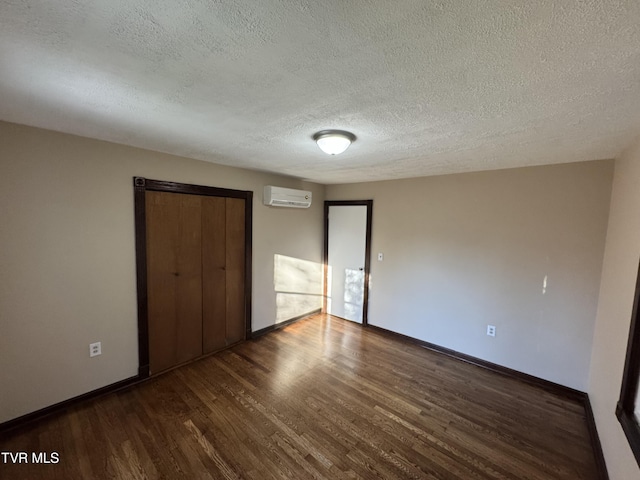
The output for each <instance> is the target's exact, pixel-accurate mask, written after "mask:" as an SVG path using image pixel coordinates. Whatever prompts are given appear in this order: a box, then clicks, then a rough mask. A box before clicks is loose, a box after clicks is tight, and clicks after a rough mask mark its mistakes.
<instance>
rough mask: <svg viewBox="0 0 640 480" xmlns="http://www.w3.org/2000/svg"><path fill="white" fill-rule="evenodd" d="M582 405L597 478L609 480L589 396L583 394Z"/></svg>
mask: <svg viewBox="0 0 640 480" xmlns="http://www.w3.org/2000/svg"><path fill="white" fill-rule="evenodd" d="M582 404H583V405H584V411H585V414H586V417H587V427H588V428H589V437H591V448H592V449H593V454H594V455H595V457H596V465H597V467H598V478H599V479H600V480H609V472H608V471H607V463H606V461H605V459H604V452H603V451H602V444H601V443H600V436H599V435H598V429H597V428H596V419H595V417H594V415H593V409H592V408H591V400H589V395H588V394H586V393H585V394H584V397H583V399H582Z"/></svg>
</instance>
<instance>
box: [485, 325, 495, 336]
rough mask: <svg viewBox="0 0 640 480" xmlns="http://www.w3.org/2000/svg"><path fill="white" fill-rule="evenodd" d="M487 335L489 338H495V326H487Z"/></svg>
mask: <svg viewBox="0 0 640 480" xmlns="http://www.w3.org/2000/svg"><path fill="white" fill-rule="evenodd" d="M487 335H489V336H490V337H495V336H496V326H495V325H487Z"/></svg>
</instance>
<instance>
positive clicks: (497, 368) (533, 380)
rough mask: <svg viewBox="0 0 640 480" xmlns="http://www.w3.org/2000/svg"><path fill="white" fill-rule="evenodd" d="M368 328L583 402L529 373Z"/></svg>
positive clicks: (576, 393) (572, 392)
mask: <svg viewBox="0 0 640 480" xmlns="http://www.w3.org/2000/svg"><path fill="white" fill-rule="evenodd" d="M367 328H371V329H373V330H375V331H377V332H379V333H381V334H383V335H390V336H393V337H396V338H401V339H403V340H405V341H407V342H410V343H414V344H417V345H420V346H421V347H423V348H426V349H428V350H433V351H434V352H438V353H442V354H444V355H447V356H449V357H453V358H456V359H458V360H461V361H463V362H465V363H470V364H472V365H476V366H478V367H482V368H485V369H487V370H491V371H493V372H498V373H501V374H503V375H507V376H509V377H512V378H516V379H518V380H520V381H523V382H525V383H529V384H531V385H536V386H538V387H541V388H544V389H545V390H547V391H549V392H552V393H556V394H558V395H562V396H564V397H568V398H571V399H572V400H576V401H580V402H581V401H582V398H583V397H584V395H586V394H585V393H584V392H581V391H580V390H576V389H573V388H571V387H566V386H564V385H560V384H559V383H554V382H551V381H549V380H545V379H543V378H540V377H535V376H533V375H529V374H527V373H523V372H519V371H518V370H514V369H512V368H508V367H504V366H502V365H498V364H497V363H492V362H488V361H487V360H483V359H481V358H478V357H474V356H471V355H467V354H466V353H462V352H458V351H456V350H452V349H450V348H446V347H441V346H440V345H436V344H435V343H430V342H425V341H424V340H419V339H417V338H414V337H409V336H408V335H403V334H402V333H397V332H394V331H392V330H387V329H386V328H382V327H378V326H375V325H368V326H367Z"/></svg>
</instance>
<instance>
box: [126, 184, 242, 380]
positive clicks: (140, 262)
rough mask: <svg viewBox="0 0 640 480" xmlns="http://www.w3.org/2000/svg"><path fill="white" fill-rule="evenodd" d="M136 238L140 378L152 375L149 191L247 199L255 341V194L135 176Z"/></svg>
mask: <svg viewBox="0 0 640 480" xmlns="http://www.w3.org/2000/svg"><path fill="white" fill-rule="evenodd" d="M133 188H134V209H135V235H136V287H137V297H138V376H139V377H140V378H146V377H148V376H149V309H148V298H147V218H146V200H145V192H146V191H154V192H169V193H184V194H189V195H203V196H208V197H229V198H241V199H244V200H245V209H244V232H245V233H244V235H245V238H244V269H245V270H244V278H245V287H244V307H245V340H249V339H250V338H251V272H252V268H251V265H252V253H251V252H252V237H253V235H252V224H253V222H252V218H253V192H252V191H248V190H231V189H228V188H218V187H207V186H203V185H191V184H187V183H177V182H167V181H163V180H151V179H148V178H144V177H133Z"/></svg>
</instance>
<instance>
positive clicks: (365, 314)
mask: <svg viewBox="0 0 640 480" xmlns="http://www.w3.org/2000/svg"><path fill="white" fill-rule="evenodd" d="M345 206H366V207H367V232H366V234H365V248H364V292H363V299H362V325H363V326H367V325H368V324H369V272H370V270H371V219H372V218H373V200H325V202H324V249H323V252H322V263H323V265H324V275H323V280H324V282H323V284H324V285H323V296H322V299H323V300H322V312H323V313H327V276H328V274H329V268H328V267H329V207H345Z"/></svg>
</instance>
